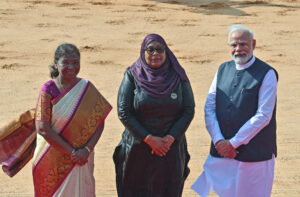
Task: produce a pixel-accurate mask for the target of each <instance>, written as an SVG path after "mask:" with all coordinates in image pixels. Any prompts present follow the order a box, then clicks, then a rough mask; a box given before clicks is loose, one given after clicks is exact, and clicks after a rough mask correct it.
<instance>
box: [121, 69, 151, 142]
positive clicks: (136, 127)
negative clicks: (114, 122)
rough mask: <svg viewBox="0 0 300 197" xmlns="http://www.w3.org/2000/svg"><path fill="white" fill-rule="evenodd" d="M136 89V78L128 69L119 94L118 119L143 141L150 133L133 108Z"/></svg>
mask: <svg viewBox="0 0 300 197" xmlns="http://www.w3.org/2000/svg"><path fill="white" fill-rule="evenodd" d="M134 89H135V84H134V78H133V76H132V74H131V72H130V70H129V69H127V70H126V72H125V74H124V78H123V81H122V83H121V86H120V88H119V93H118V117H119V119H120V121H121V122H122V123H123V125H124V126H125V127H126V128H127V130H128V131H129V132H130V133H131V134H132V135H133V136H134V137H137V138H139V139H140V140H143V139H144V138H145V137H147V135H149V134H150V133H149V132H148V131H147V130H146V129H145V128H144V127H143V126H142V125H141V124H140V122H139V121H138V120H137V119H136V117H135V114H134V108H133V98H134Z"/></svg>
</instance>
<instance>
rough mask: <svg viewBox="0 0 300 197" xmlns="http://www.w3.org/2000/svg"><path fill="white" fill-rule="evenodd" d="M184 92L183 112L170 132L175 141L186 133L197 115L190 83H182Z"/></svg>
mask: <svg viewBox="0 0 300 197" xmlns="http://www.w3.org/2000/svg"><path fill="white" fill-rule="evenodd" d="M182 91H183V92H182V98H183V112H182V114H181V116H180V118H179V119H178V120H177V121H176V122H175V124H174V125H173V126H172V127H171V129H170V132H169V134H170V135H171V136H173V137H174V138H175V139H179V138H180V137H181V136H182V135H183V134H184V133H185V131H186V130H187V128H188V127H189V125H190V123H191V121H192V120H193V118H194V114H195V101H194V95H193V90H192V87H191V85H190V83H189V82H183V83H182Z"/></svg>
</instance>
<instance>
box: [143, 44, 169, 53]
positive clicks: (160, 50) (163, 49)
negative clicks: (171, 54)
mask: <svg viewBox="0 0 300 197" xmlns="http://www.w3.org/2000/svg"><path fill="white" fill-rule="evenodd" d="M165 50H166V49H165V47H156V48H154V47H152V46H150V47H147V48H146V49H145V51H147V53H148V54H153V53H154V52H155V51H156V52H157V53H164V52H165Z"/></svg>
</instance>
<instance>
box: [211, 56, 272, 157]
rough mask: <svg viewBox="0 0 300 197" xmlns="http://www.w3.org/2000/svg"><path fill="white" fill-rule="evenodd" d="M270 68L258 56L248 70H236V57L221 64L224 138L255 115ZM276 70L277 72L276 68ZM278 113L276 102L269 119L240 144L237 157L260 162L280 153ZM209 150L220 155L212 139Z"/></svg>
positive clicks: (218, 110) (219, 90)
mask: <svg viewBox="0 0 300 197" xmlns="http://www.w3.org/2000/svg"><path fill="white" fill-rule="evenodd" d="M270 69H273V68H272V67H270V66H269V65H267V64H266V63H264V62H262V61H261V60H259V59H258V58H256V60H255V62H254V63H253V65H252V66H250V67H249V68H247V69H245V70H236V67H235V63H234V61H230V62H225V63H223V64H222V65H221V66H220V67H219V70H218V76H217V92H216V115H217V119H218V122H219V125H220V129H221V132H222V134H223V136H224V138H225V139H231V138H232V137H233V136H234V135H235V134H236V133H237V132H238V131H239V129H240V128H241V127H242V126H243V125H244V124H245V123H246V122H247V121H248V120H249V119H250V118H251V117H252V116H254V115H255V113H256V111H257V108H258V94H259V89H260V87H261V84H262V82H263V80H264V77H265V75H266V74H267V72H268V71H269V70H270ZM273 70H274V69H273ZM274 71H275V70H274ZM275 73H276V75H277V72H276V71H275ZM277 79H278V77H277ZM275 117H276V103H275V107H274V111H273V115H272V118H271V120H270V123H269V124H268V125H267V126H266V127H264V128H263V129H262V130H261V131H260V132H259V133H258V134H257V135H256V136H254V137H253V138H252V139H251V140H250V141H249V143H248V144H246V145H241V146H240V147H238V149H237V150H238V151H239V153H238V155H237V156H236V158H235V159H236V160H239V161H244V162H257V161H265V160H269V159H271V158H272V154H274V155H275V156H276V155H277V148H276V118H275ZM210 154H211V155H212V156H215V157H221V156H220V155H219V154H218V152H217V150H216V149H215V147H214V145H213V143H211V149H210Z"/></svg>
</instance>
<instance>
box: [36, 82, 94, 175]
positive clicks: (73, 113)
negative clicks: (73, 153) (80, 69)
mask: <svg viewBox="0 0 300 197" xmlns="http://www.w3.org/2000/svg"><path fill="white" fill-rule="evenodd" d="M79 81H81V80H79ZM79 81H78V82H79ZM89 84H90V82H89V81H88V82H87V83H86V85H85V87H84V90H83V91H82V93H81V95H80V99H79V100H78V102H77V104H76V105H75V108H74V110H73V111H72V113H71V114H72V115H71V116H70V117H69V119H68V120H67V123H66V124H65V125H64V127H63V128H62V129H61V130H60V131H59V132H58V134H59V135H60V136H61V135H62V134H63V132H64V130H65V129H66V127H67V126H68V125H69V123H70V122H71V120H72V119H73V117H74V115H75V112H76V111H77V109H78V106H79V105H80V103H81V101H82V99H83V96H84V95H85V93H86V91H87V89H88V86H89ZM73 87H74V86H73ZM73 87H72V88H73ZM70 90H71V89H70ZM70 90H68V92H69V91H70ZM66 93H67V92H65V93H64V95H65V94H66ZM57 97H60V98H62V96H61V95H59V96H57ZM64 140H66V141H67V142H68V143H69V141H68V140H67V139H65V138H64ZM50 147H51V146H50V145H48V147H47V148H46V150H45V151H44V152H43V153H42V156H41V157H40V158H39V160H38V161H37V162H36V163H35V164H34V167H33V172H32V174H33V173H34V171H35V169H36V167H37V165H38V164H39V163H40V161H41V160H42V159H43V158H44V156H45V155H46V153H47V152H48V151H49V149H50Z"/></svg>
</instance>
